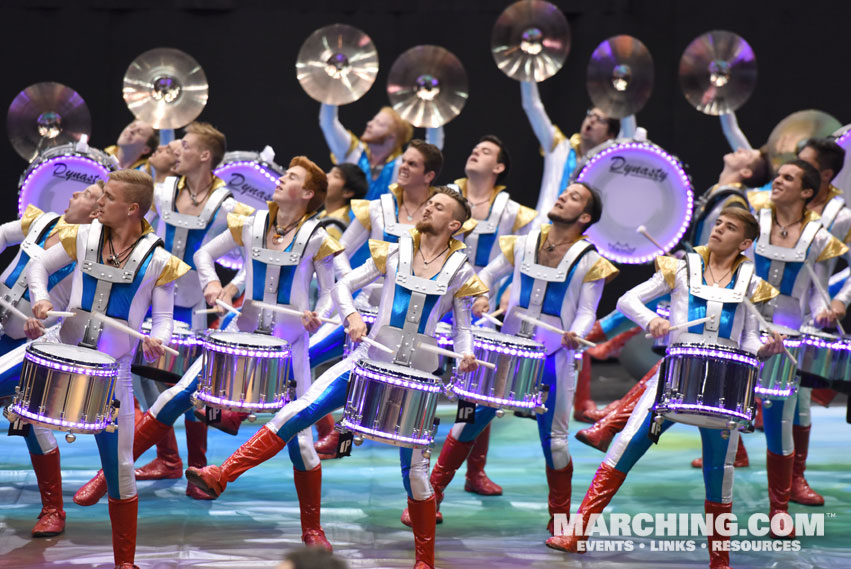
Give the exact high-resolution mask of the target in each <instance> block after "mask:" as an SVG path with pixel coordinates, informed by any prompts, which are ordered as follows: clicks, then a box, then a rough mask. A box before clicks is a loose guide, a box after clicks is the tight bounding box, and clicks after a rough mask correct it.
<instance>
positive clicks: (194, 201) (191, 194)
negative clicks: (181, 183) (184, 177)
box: [186, 180, 213, 206]
mask: <svg viewBox="0 0 851 569" xmlns="http://www.w3.org/2000/svg"><path fill="white" fill-rule="evenodd" d="M212 187H213V180H210V185H208V186H207V187H206V188H205V189H204V196H206V195H207V193H208V192H209V190H210V188H212ZM186 191H187V192H189V199H190V200H192V205H194V206H198V205H201V201H202V200H199V199H198V194H200V193H201V192H197V193H195V192H193V191H192V188H190V187H189V184H188V183H187V184H186Z"/></svg>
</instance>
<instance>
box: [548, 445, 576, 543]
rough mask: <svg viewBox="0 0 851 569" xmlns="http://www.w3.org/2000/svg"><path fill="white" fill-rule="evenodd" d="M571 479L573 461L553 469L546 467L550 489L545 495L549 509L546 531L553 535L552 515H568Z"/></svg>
mask: <svg viewBox="0 0 851 569" xmlns="http://www.w3.org/2000/svg"><path fill="white" fill-rule="evenodd" d="M572 479H573V461H572V460H571V461H570V463H569V464H568V465H567V466H565V467H564V468H562V469H561V470H554V469H552V468H550V467H549V466H548V467H547V486H548V487H549V489H550V492H549V496H547V506H548V508H549V511H550V521H549V523H547V531H549V532H550V535H553V524H554V522H553V516H554V515H555V514H565V515H567V517H568V518H569V517H570V492H571V480H572Z"/></svg>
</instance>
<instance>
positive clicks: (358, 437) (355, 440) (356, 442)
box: [352, 435, 363, 447]
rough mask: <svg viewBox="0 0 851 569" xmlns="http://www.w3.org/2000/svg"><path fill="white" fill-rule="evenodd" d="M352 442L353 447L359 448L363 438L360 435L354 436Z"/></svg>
mask: <svg viewBox="0 0 851 569" xmlns="http://www.w3.org/2000/svg"><path fill="white" fill-rule="evenodd" d="M352 442H354V443H355V446H356V447H359V446H361V445H362V444H363V436H361V435H355V437H354V439H352Z"/></svg>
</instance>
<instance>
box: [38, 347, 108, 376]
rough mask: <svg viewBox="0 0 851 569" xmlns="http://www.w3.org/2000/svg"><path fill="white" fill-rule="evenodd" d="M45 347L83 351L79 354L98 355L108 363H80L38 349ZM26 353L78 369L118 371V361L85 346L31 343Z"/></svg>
mask: <svg viewBox="0 0 851 569" xmlns="http://www.w3.org/2000/svg"><path fill="white" fill-rule="evenodd" d="M47 346H55V347H59V348H63V349H68V348H70V349H72V350H83V351H82V352H81V353H86V352H90V353H95V354H98V355H99V356H100V357H103V358H108V360H109V361H106V362H94V363H86V362H80V361H79V360H74V359H71V358H68V357H64V356H61V355H58V354H54V353H51V352H49V351H46V350H41V349H40V348H42V347H47ZM26 351H27V352H30V353H33V354H34V355H36V356H38V357H41V358H48V359H55V360H57V361H59V362H60V363H63V364H68V365H73V366H75V367H79V368H85V367H91V368H94V371H100V370H109V369H118V360H116V359H115V358H113V357H112V356H110V355H109V354H106V353H104V352H101V351H99V350H93V349H91V348H86V347H85V346H73V345H71V344H60V343H57V342H31V343H29V344H28V345H27V350H26Z"/></svg>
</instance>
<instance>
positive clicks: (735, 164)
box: [724, 148, 759, 172]
mask: <svg viewBox="0 0 851 569" xmlns="http://www.w3.org/2000/svg"><path fill="white" fill-rule="evenodd" d="M757 160H759V150H748V149H747V148H739V149H737V150H736V151H735V152H728V153H727V154H725V155H724V166H725V167H727V168H729V169H730V170H732V171H734V172H739V171H741V170H744V169H750V168H752V167H753V164H754V162H756V161H757Z"/></svg>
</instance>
